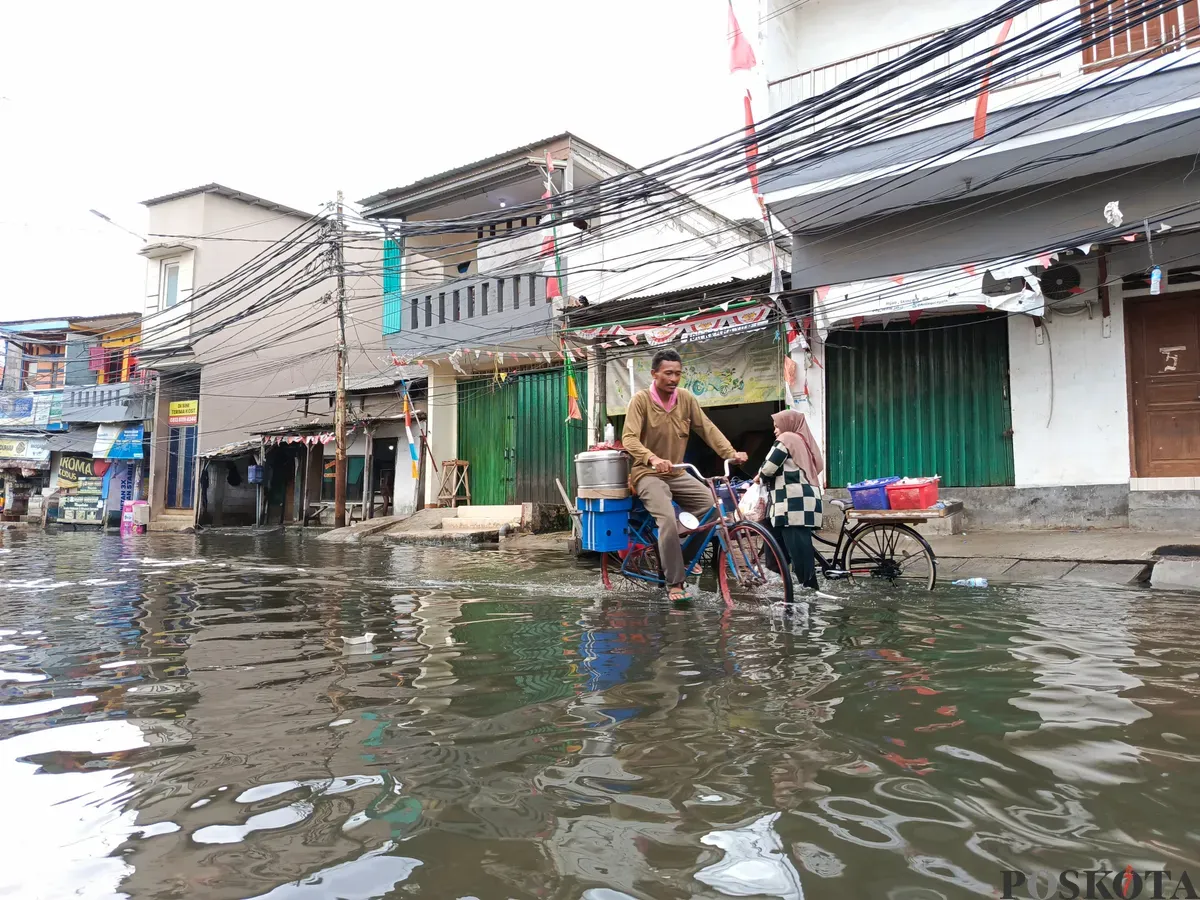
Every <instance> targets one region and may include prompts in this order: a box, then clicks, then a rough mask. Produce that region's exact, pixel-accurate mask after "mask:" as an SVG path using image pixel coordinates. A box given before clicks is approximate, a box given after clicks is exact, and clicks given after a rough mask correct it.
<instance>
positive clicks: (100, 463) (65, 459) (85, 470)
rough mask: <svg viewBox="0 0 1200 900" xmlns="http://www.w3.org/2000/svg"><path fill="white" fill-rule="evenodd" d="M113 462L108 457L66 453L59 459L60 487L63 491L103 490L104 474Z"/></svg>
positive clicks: (96, 491)
mask: <svg viewBox="0 0 1200 900" xmlns="http://www.w3.org/2000/svg"><path fill="white" fill-rule="evenodd" d="M111 465H112V464H111V463H110V462H109V461H108V460H107V459H93V458H92V457H90V456H70V455H66V454H64V455H63V456H62V457H61V458H60V459H59V461H58V488H59V490H63V491H80V492H88V491H92V490H93V488H94V492H95V493H101V492H102V491H103V487H102V485H103V481H104V474H105V473H106V472H107V471H108V469H109V467H110V466H111Z"/></svg>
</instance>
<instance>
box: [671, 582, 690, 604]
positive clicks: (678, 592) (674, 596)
mask: <svg viewBox="0 0 1200 900" xmlns="http://www.w3.org/2000/svg"><path fill="white" fill-rule="evenodd" d="M667 599H668V600H670V601H671V602H672V603H678V602H679V601H680V600H686V599H687V588H686V587H684V586H683V585H682V584H673V585H671V586H670V587H669V588H667Z"/></svg>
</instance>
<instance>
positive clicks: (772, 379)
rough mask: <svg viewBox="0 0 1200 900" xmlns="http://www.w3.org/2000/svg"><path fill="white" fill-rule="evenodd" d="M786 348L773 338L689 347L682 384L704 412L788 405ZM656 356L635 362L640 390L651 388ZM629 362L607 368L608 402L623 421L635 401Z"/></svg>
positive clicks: (645, 355) (617, 362) (650, 353)
mask: <svg viewBox="0 0 1200 900" xmlns="http://www.w3.org/2000/svg"><path fill="white" fill-rule="evenodd" d="M780 347H781V345H780V344H777V343H775V341H774V338H773V336H772V335H764V336H763V337H761V338H757V339H754V340H745V341H736V342H730V343H729V344H724V345H722V344H703V345H697V344H690V343H689V344H684V345H683V346H682V347H680V348H679V355H680V356H681V357H682V358H683V380H681V381H680V382H679V386H680V387H681V388H685V389H687V390H689V391H691V392H692V393H693V394H695V395H696V399H697V400H699V401H700V405H701V406H734V405H736V404H739V403H764V402H766V401H769V400H782V399H783V371H782V365H781V356H782V350H781V349H780ZM653 357H654V351H653V350H647V351H646V352H645V353H639V354H637V355H636V356H633V357H629V358H628V359H632V360H633V380H634V388H635V389H636V390H639V391H640V390H643V389H644V388H648V387H649V386H650V361H651V359H653ZM628 359H620V360H612V361H610V362H609V363H608V366H607V372H606V375H607V402H606V404H605V408H606V409H607V410H608V414H609V415H610V416H622V415H624V414H625V409H626V407H628V406H629V400H630V398H631V397H632V394H631V393H630V389H629V365H628Z"/></svg>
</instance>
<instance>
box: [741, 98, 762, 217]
mask: <svg viewBox="0 0 1200 900" xmlns="http://www.w3.org/2000/svg"><path fill="white" fill-rule="evenodd" d="M743 102H744V104H745V107H746V140H747V141H749V142H750V143H748V144H746V169H747V171H749V173H750V189H751V190H752V191H754V193H755V195H756V196H757V194H758V162H757V160H758V142H757V141H755V139H754V110H753V108H752V107H751V105H750V92H749V91H746V97H745V99H744V101H743Z"/></svg>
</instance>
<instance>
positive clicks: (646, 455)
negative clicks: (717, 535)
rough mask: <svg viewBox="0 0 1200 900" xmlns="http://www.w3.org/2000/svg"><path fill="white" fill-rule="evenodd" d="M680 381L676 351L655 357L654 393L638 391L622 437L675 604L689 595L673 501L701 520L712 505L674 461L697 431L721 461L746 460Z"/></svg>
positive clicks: (709, 495) (706, 491) (679, 458)
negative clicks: (652, 524) (655, 530)
mask: <svg viewBox="0 0 1200 900" xmlns="http://www.w3.org/2000/svg"><path fill="white" fill-rule="evenodd" d="M682 376H683V361H682V360H681V359H680V357H679V354H678V353H677V352H676V351H674V350H659V351H658V352H657V353H655V354H654V360H653V361H652V362H651V364H650V379H651V380H650V388H649V389H648V390H644V391H638V392H637V393H636V394H634V395H633V399H632V400H630V401H629V408H628V410H627V411H626V414H625V428H624V430H623V431H622V433H621V443H622V444H623V445H624V447H625V449H626V450H628V451H629V453H630V454H631V455H632V456H633V471H632V473H631V474H630V480H631V481H632V483H633V489H634V491H635V492H636V493H637V495H638V497H640V498H641V501H642V505H643V506H645V507H646V511H647V512H649V513H650V515H652V516H654V521H655V522H656V523H657V524H658V558H659V561H660V562H661V564H662V570H663V578H664V580H665V581H666V583H667V595H668V596H669V597H670V598H671V599H672V600H683V599H685V598H686V597H687V593H686V591H685V589H684V576H685V572H684V566H683V549H682V548H681V546H680V542H679V529H678V527H677V525H676V522H675V510H674V508H673V507H672V506H671V501H672V500H674V501H675V502H676V503H678V504H679V505H680V507H682V508H683V509H684V510H686V511H687V512H690V513H692V514H693V515H695V516H696V517H697V518H699V519H703V518H704V516H705V514H706V513H708V511H709V510H710V509H712V506H713V500H712V492H711V491H710V490H709V489H708V488H707V487H706V486H705V485H703V484H701V483H700V482H699V481H697V480H696V479H695V478H693V477H692V476H691V475H688V474H687V473H686V472H683V471H681V470H679V469H672V466H673V465H674V463H675V462H676V461H682V460H683V455H684V452H685V451H686V450H687V442H688V435H689V434H690V433H691V432H692V431H693V430H694V431H696V433H698V434H699V435H700V437H702V438H703V439H704V442H705V443H706V444H708V446H710V447H711V448H712V449H713V451H714V452H716V453H717V454H718V455H719V456H720V457H721V458H722V459H729V460H732V461H733V462H735V463H744V462H745V461H746V454H745V453H741V452H739V451H737V450H734V449H733V445H732V444H730V443H729V441H728V440H726V439H725V435H723V434H721V432H720V430H719V429H718V428H717V426H715V425H714V424H713V423H712V422H711V421H710V420H709V418H708V416H706V415H705V414H704V410H702V409H701V408H700V403H699V402H698V401H697V400H696V398H695V397H694V396H693V395H692V394H691V393H690V392H688V391H686V390H684V389H683V388H681V387H679V379H680V378H681V377H682Z"/></svg>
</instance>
